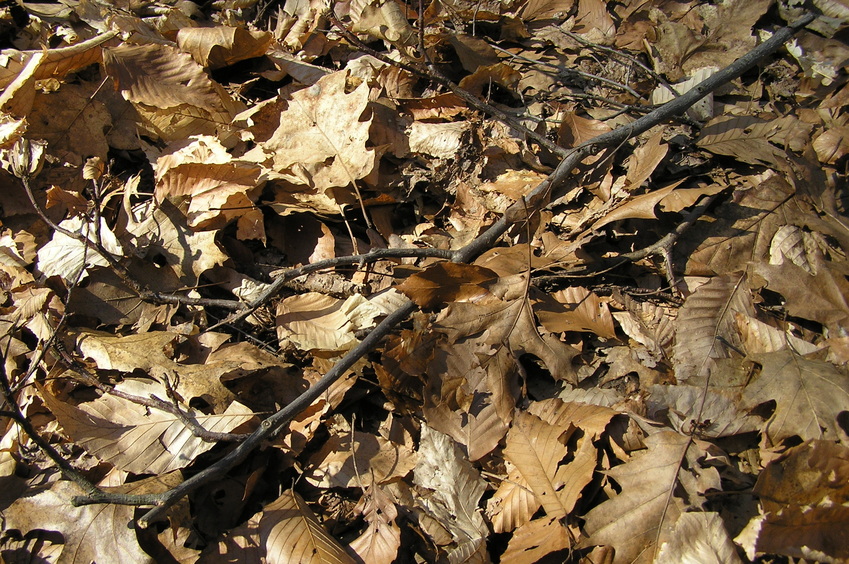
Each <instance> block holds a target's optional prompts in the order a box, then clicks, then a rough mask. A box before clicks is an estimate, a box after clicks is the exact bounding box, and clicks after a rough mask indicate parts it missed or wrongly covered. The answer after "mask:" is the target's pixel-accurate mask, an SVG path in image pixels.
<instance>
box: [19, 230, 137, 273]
mask: <svg viewBox="0 0 849 564" xmlns="http://www.w3.org/2000/svg"><path fill="white" fill-rule="evenodd" d="M59 227H62V228H63V229H66V230H68V231H70V232H72V233H77V234H79V235H82V236H83V237H85V239H87V240H88V241H94V240H95V239H96V236H95V226H94V225H92V224H91V223H89V222H85V221H83V218H82V217H80V216H77V217H72V218H70V219H66V220H65V221H63V222H62V223H60V224H59ZM100 242H101V244H102V245H103V247H104V249H106V251H107V252H109V253H110V254H112V255H115V256H121V255H123V249H122V248H121V244H120V243H119V242H118V239H117V238H116V237H115V235H114V233H112V231H111V230H110V229H109V226H108V225H106V222H105V220H104V219H103V218H101V221H100ZM108 265H109V262H108V261H107V260H106V259H105V258H103V256H101V254H100V253H99V252H97V251H95V250H94V248H93V247H92V245H90V244H86V243H83V242H82V241H79V240H78V239H74V238H72V237H68V236H67V235H65V234H64V233H60V232H58V231H56V232H54V233H53V238H52V239H50V241H49V242H48V243H47V244H46V245H44V246H42V247H41V248H40V249H39V250H38V262H37V263H36V266H37V268H38V270H39V271H40V272H41V273H42V274H44V275H45V276H60V277H62V279H63V280H65V281H66V282H76V281H77V277H78V276H80V271H83V276H82V278H85V274H84V271H85V270H87V269H88V268H90V267H92V266H108Z"/></svg>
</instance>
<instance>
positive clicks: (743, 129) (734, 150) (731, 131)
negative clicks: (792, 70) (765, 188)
mask: <svg viewBox="0 0 849 564" xmlns="http://www.w3.org/2000/svg"><path fill="white" fill-rule="evenodd" d="M794 121H795V120H793V119H792V118H790V117H788V118H787V119H777V120H771V121H766V120H762V119H758V118H755V117H751V116H719V117H717V118H716V119H713V120H711V121H710V122H708V123H707V124H706V125H705V127H704V129H702V133H701V135H700V136H699V139H698V141H697V145H698V146H699V147H702V148H703V149H707V150H708V151H710V152H711V153H714V154H717V155H728V156H731V157H734V158H736V159H738V160H740V161H742V162H744V163H749V164H754V165H768V166H771V167H773V168H777V169H779V170H780V169H781V167H782V164H783V162H784V160H785V157H784V151H782V150H781V149H779V148H778V147H776V146H775V145H773V144H772V143H770V141H771V140H774V139H775V138H778V139H779V140H780V138H781V135H782V130H783V129H787V128H790V127H792V125H793V122H794Z"/></svg>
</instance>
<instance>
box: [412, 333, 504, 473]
mask: <svg viewBox="0 0 849 564" xmlns="http://www.w3.org/2000/svg"><path fill="white" fill-rule="evenodd" d="M426 373H427V374H428V375H429V378H428V385H427V388H426V390H425V396H424V406H423V407H422V411H423V413H424V415H425V418H426V419H427V421H428V424H429V425H430V426H431V427H432V428H434V429H436V430H437V431H440V432H443V433H446V434H448V435H450V436H451V437H452V438H453V439H454V440H456V441H457V442H458V443H460V444H461V445H463V446H464V447H465V448H466V451H467V453H468V457H469V460H471V461H475V460H478V459H480V458H482V457H483V456H485V455H486V454H489V453H490V452H491V451H492V450H493V449H494V448H495V447H496V445H498V443H499V441H500V440H501V439H502V438H504V434H505V433H506V432H507V426H508V424H509V422H510V419H511V418H512V415H513V409H514V406H515V404H516V400H517V398H518V395H519V390H518V382H517V378H518V374H517V373H516V365H515V360H514V359H512V358H510V357H509V354H508V353H507V352H506V351H505V350H504V349H503V348H499V349H497V350H496V351H495V352H490V350H489V349H488V348H487V347H485V346H480V345H478V344H477V343H475V341H466V342H463V343H456V344H454V345H451V346H450V347H445V346H441V347H438V348H437V349H436V350H435V351H434V355H433V359H432V361H431V363H430V364H429V365H428V368H427V371H426Z"/></svg>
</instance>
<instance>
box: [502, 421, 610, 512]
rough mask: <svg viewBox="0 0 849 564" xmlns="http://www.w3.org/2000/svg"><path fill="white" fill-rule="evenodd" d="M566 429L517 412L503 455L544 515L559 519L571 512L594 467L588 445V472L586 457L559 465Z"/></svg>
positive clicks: (563, 453)
mask: <svg viewBox="0 0 849 564" xmlns="http://www.w3.org/2000/svg"><path fill="white" fill-rule="evenodd" d="M568 431H569V427H566V426H555V425H551V424H550V423H546V422H545V421H543V420H541V419H540V418H539V417H537V416H535V415H532V414H530V413H526V412H518V413H517V414H516V415H515V416H514V418H513V426H512V427H511V428H510V431H509V432H508V433H507V446H506V447H505V449H504V457H505V458H506V459H507V460H509V461H510V462H512V463H513V465H514V466H516V468H517V470H518V471H519V472H520V473H521V474H522V477H523V478H524V479H525V481H526V482H527V484H528V487H529V488H530V489H531V490H532V491H533V492H534V495H535V496H536V498H537V501H538V502H539V503H540V504H541V505H542V507H543V509H545V513H546V515H549V516H551V517H558V518H563V517H566V515H568V514H569V513H570V512H571V511H572V509H573V508H574V505H575V501H576V500H577V498H578V495H579V494H580V491H581V489H582V488H583V486H585V485H586V484H587V483H588V482H589V480H590V479H591V478H592V473H593V471H594V469H595V454H594V449H593V448H592V445H591V444H590V447H589V448H590V449H591V450H592V451H593V452H592V454H590V453H589V450H586V451H585V452H584V453H583V454H587V455H589V457H590V458H591V459H592V462H591V463H590V464H589V468H588V469H589V473H587V472H586V470H587V462H589V460H588V458H587V457H586V456H580V457H576V459H575V461H573V462H572V463H570V464H567V465H563V466H561V465H560V462H561V461H562V460H563V459H564V458H565V457H566V454H567V448H566V446H565V445H564V444H563V443H562V442H560V437H561V435H563V434H564V433H566V432H568ZM587 443H590V441H589V439H585V440H584V443H583V444H587ZM573 465H574V466H573ZM576 470H577V472H576Z"/></svg>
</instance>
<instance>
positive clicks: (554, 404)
mask: <svg viewBox="0 0 849 564" xmlns="http://www.w3.org/2000/svg"><path fill="white" fill-rule="evenodd" d="M528 411H529V412H530V413H533V414H534V415H536V416H537V417H539V418H540V419H542V420H543V421H547V422H548V423H550V424H551V425H554V426H555V427H563V428H565V427H567V426H569V425H571V426H573V427H575V428H577V429H581V430H582V431H584V433H586V435H587V436H588V437H590V438H591V439H592V440H596V439H597V438H598V437H600V436H601V434H602V433H603V432H604V430H605V428H606V427H607V425H608V424H609V423H610V420H611V419H613V418H614V417H615V416H616V415H618V413H619V412H618V411H615V410H613V409H609V408H607V407H602V406H599V405H592V404H589V403H579V402H565V401H562V400H560V399H557V398H552V399H547V400H542V401H536V402H534V403H532V404H531V406H530V407H529V408H528Z"/></svg>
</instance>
